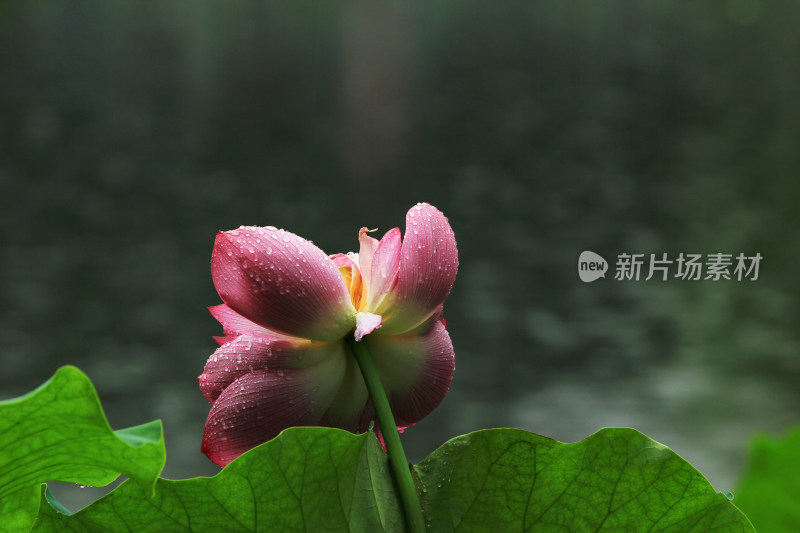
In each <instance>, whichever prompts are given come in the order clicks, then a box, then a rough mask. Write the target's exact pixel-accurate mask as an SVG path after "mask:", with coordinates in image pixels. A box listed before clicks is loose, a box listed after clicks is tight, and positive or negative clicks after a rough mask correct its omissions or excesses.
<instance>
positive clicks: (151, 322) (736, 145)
mask: <svg viewBox="0 0 800 533" xmlns="http://www.w3.org/2000/svg"><path fill="white" fill-rule="evenodd" d="M799 17H800V6H799V5H798V4H797V3H794V2H790V1H783V2H770V3H766V2H759V1H757V0H728V1H727V2H718V3H713V4H711V3H708V4H707V3H691V2H660V1H647V2H626V1H614V2H603V3H596V2H591V1H588V0H587V1H584V2H578V3H569V5H565V4H563V3H560V2H556V1H548V2H541V3H535V4H534V3H509V2H499V3H496V2H493V3H491V4H489V3H475V2H465V3H435V4H434V5H427V4H422V3H410V4H405V5H384V4H378V5H372V4H366V3H354V4H349V5H337V6H322V5H312V4H310V3H296V4H289V3H263V2H255V1H237V2H230V3H215V2H204V1H200V2H192V3H182V2H158V3H134V2H103V3H99V2H95V3H92V2H30V3H23V2H3V3H2V4H0V209H1V211H0V212H1V213H2V216H1V217H0V254H1V255H0V258H2V260H1V261H0V320H1V321H2V324H3V327H2V328H0V358H2V364H3V367H2V368H3V371H2V372H0V396H1V397H2V398H9V397H12V396H15V395H19V394H22V393H24V392H26V391H28V390H30V389H32V388H33V387H35V386H37V385H39V384H40V383H42V382H43V381H44V380H46V379H47V378H48V377H49V376H50V375H52V373H53V372H54V371H55V369H56V368H57V367H58V366H60V365H63V364H67V363H70V364H75V365H77V366H79V367H80V368H82V369H83V370H84V371H86V372H87V373H88V374H89V376H90V377H91V378H92V379H93V380H94V381H95V383H96V385H97V387H98V389H99V393H100V396H101V399H102V400H103V403H104V406H105V407H106V410H107V413H108V417H109V419H110V421H111V424H112V426H114V427H116V428H119V427H123V426H126V425H132V424H138V423H142V422H144V421H147V420H150V419H153V418H162V419H163V420H164V423H165V427H166V437H167V446H168V452H169V458H168V463H167V468H166V470H165V475H166V476H167V477H190V476H195V475H208V474H212V473H214V472H215V471H216V467H215V466H214V465H212V464H211V463H210V462H209V461H207V459H205V457H204V456H202V455H201V454H200V453H199V444H200V438H201V434H202V429H203V423H204V420H205V416H206V414H207V411H208V405H207V403H206V402H205V400H204V399H203V397H202V395H201V394H200V393H199V390H198V389H197V386H196V383H195V378H196V376H197V375H198V374H199V373H200V372H201V371H202V368H203V365H204V363H205V360H206V358H207V357H208V355H209V354H210V353H211V352H212V351H213V350H214V347H215V343H214V341H213V340H212V339H211V336H212V335H215V334H218V333H219V332H220V327H219V326H218V324H216V322H215V321H214V320H213V319H212V318H211V317H210V316H209V315H208V313H207V311H206V309H205V308H206V306H209V305H214V304H216V303H218V297H217V295H216V293H215V291H214V288H213V286H212V284H211V278H210V274H209V268H208V266H209V257H210V252H211V246H212V244H213V239H214V235H215V232H216V231H217V230H219V229H230V228H233V227H238V226H239V225H242V224H251V225H275V226H279V227H284V228H287V229H289V230H290V231H293V232H295V233H298V234H300V235H302V236H304V237H307V238H310V239H313V240H314V242H315V243H317V244H318V245H319V246H321V247H322V248H323V249H324V250H326V251H328V252H329V253H334V252H338V251H348V250H354V249H355V248H356V244H357V241H356V237H357V231H358V229H359V228H360V227H361V226H369V227H379V228H381V229H382V230H386V229H389V228H391V227H393V226H397V225H401V226H402V223H403V220H404V218H403V217H404V215H405V212H406V210H407V209H408V208H409V207H410V206H411V205H413V204H414V203H416V202H418V201H428V202H431V203H433V204H434V205H436V206H437V207H439V208H440V209H442V210H443V211H444V212H445V214H447V215H448V216H449V217H450V221H451V223H452V225H453V227H454V230H455V232H456V236H457V239H458V243H459V252H460V259H461V269H460V272H459V278H458V280H457V282H456V286H455V288H454V291H453V294H452V296H451V297H450V299H449V300H448V302H447V306H446V308H445V310H446V318H447V321H448V327H449V329H450V331H451V334H452V337H453V339H454V342H455V346H456V353H457V365H458V368H457V371H456V379H455V381H454V384H453V387H452V389H451V392H450V394H449V395H448V397H447V399H446V400H445V402H444V403H443V404H442V405H441V406H440V408H439V409H438V410H437V411H436V412H435V413H434V414H432V415H431V416H430V417H428V418H427V419H426V420H424V421H422V422H421V423H420V424H418V426H416V427H415V428H412V429H410V430H408V431H407V432H406V434H405V437H404V439H405V442H406V445H407V446H408V451H409V455H410V458H411V460H413V461H418V460H420V459H422V458H423V457H424V456H425V455H426V454H427V453H429V452H430V451H432V450H433V449H434V448H435V447H437V446H438V445H439V444H441V443H442V442H444V441H445V440H447V439H448V438H450V437H453V436H455V435H457V434H460V433H463V432H468V431H471V430H475V429H480V428H484V427H498V426H514V427H521V428H524V429H528V430H531V431H534V432H537V433H540V434H543V435H547V436H550V437H553V438H556V439H559V440H566V441H573V440H578V439H581V438H583V437H585V436H587V435H589V434H590V433H592V432H594V431H595V430H596V429H598V428H600V427H602V426H609V425H621V426H633V427H636V428H638V429H640V430H642V431H644V432H645V433H647V434H648V435H650V436H652V437H653V438H655V439H657V440H660V441H661V442H664V443H665V444H667V445H669V446H671V447H672V448H673V449H675V450H676V451H677V452H678V453H681V454H682V455H683V456H684V457H686V458H687V459H688V460H689V461H691V462H692V463H693V464H694V465H695V466H697V467H698V468H699V469H700V470H701V471H702V472H704V473H705V474H706V475H707V476H708V477H709V479H710V481H711V482H712V483H713V484H714V485H715V486H716V487H717V489H718V490H729V489H730V488H731V486H732V483H733V481H734V480H735V479H736V477H737V476H738V473H739V472H740V470H741V468H742V461H743V453H744V449H745V446H746V443H747V441H748V438H749V436H750V435H751V434H752V433H753V432H755V431H757V430H770V431H779V430H782V429H783V428H785V427H787V426H788V425H790V424H792V423H794V422H797V421H798V415H797V413H798V404H799V403H800V389H799V388H798V387H797V385H798V377H800V359H799V358H798V348H799V347H800V335H798V328H797V326H798V306H797V301H798V296H800V294H799V293H800V288H799V287H798V277H797V272H798V271H800V256H798V253H797V251H798V249H800V246H798V245H799V244H800V242H799V240H800V233H798V231H797V230H798V227H800V224H798V222H800V215H798V211H797V209H796V205H797V201H798V199H800V182H799V181H798V179H797V177H798V171H799V170H800V155H799V154H800V151H799V150H798V146H799V145H800V128H798V124H800V70H798V69H797V68H796V67H797V61H798V50H799V48H798V40H797V25H796V21H797V20H798V18H799ZM587 249H589V250H593V251H595V252H598V253H600V254H601V255H604V256H605V257H606V258H607V259H609V260H610V261H612V262H613V260H614V258H615V257H616V255H617V254H619V253H623V252H628V253H631V252H638V253H647V254H650V253H656V254H660V253H664V252H666V253H669V254H671V255H677V254H678V253H679V252H684V253H690V252H694V253H703V254H707V253H715V252H728V253H733V254H737V253H739V252H744V253H746V254H754V253H756V252H759V253H760V254H761V255H762V256H763V257H764V259H763V262H762V265H761V272H760V277H759V279H758V280H757V281H754V282H749V281H741V282H737V281H720V282H712V281H699V282H689V281H681V280H674V279H672V280H669V281H657V280H650V281H646V282H645V281H638V282H636V281H629V282H622V281H615V280H614V279H613V277H612V276H609V277H607V278H606V279H605V280H599V281H597V282H595V283H592V284H584V283H582V282H581V281H580V280H579V279H578V277H577V274H576V262H577V257H578V255H579V254H580V252H581V251H583V250H587ZM612 268H613V265H612ZM68 489H69V487H60V488H58V490H60V491H61V496H60V497H61V498H62V499H64V501H65V503H67V505H68V506H72V507H73V508H75V507H78V506H80V505H82V504H83V503H85V501H87V500H90V499H91V498H93V497H96V495H97V493H95V492H92V491H91V489H87V491H83V492H81V491H78V490H72V491H70V490H68Z"/></svg>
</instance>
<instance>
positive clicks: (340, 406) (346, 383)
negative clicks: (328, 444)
mask: <svg viewBox="0 0 800 533" xmlns="http://www.w3.org/2000/svg"><path fill="white" fill-rule="evenodd" d="M347 352H348V354H347V368H346V370H345V373H344V377H343V378H342V386H341V387H340V388H339V392H337V393H336V396H335V397H334V398H333V400H332V401H331V405H330V407H329V408H328V410H327V411H326V412H325V414H324V415H323V417H322V419H321V420H320V421H319V425H320V426H326V427H335V428H341V429H345V430H347V431H352V432H353V433H363V432H364V431H366V430H367V429H368V428H369V425H370V422H372V420H373V419H374V418H375V412H374V410H373V408H372V403H371V402H370V401H369V395H368V394H367V386H366V385H365V384H364V378H363V377H362V376H361V370H359V368H358V363H356V360H355V357H354V356H353V355H352V354H351V353H349V349H347Z"/></svg>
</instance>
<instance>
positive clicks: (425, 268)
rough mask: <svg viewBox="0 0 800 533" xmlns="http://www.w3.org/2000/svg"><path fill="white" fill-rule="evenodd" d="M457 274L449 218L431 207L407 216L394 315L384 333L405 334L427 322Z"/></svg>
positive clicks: (386, 319)
mask: <svg viewBox="0 0 800 533" xmlns="http://www.w3.org/2000/svg"><path fill="white" fill-rule="evenodd" d="M457 271H458V250H457V248H456V239H455V235H454V234H453V230H452V228H451V227H450V223H449V222H448V221H447V218H445V216H444V215H443V214H442V213H441V211H439V210H438V209H436V208H435V207H433V206H432V205H430V204H424V203H423V204H417V205H415V206H414V207H412V208H411V209H410V210H409V211H408V214H407V215H406V232H405V235H404V237H403V244H402V248H401V251H400V271H399V275H398V279H397V287H396V289H395V291H394V292H395V300H394V305H393V307H392V310H391V312H388V313H386V314H385V315H384V325H383V330H382V331H381V333H383V334H398V333H405V332H407V331H409V330H411V329H412V328H414V327H415V326H417V325H419V324H420V323H421V322H423V321H424V320H426V319H427V318H428V317H430V316H431V314H432V313H433V312H434V311H435V310H436V308H437V307H439V305H441V304H442V302H444V300H445V298H447V295H448V294H449V293H450V289H452V287H453V283H454V281H455V279H456V273H457Z"/></svg>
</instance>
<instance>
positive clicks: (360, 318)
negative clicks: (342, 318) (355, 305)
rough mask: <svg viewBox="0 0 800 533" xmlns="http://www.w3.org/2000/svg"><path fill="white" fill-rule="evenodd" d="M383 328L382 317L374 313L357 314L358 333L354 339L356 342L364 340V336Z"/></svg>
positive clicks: (356, 332)
mask: <svg viewBox="0 0 800 533" xmlns="http://www.w3.org/2000/svg"><path fill="white" fill-rule="evenodd" d="M379 327H381V315H374V314H372V313H363V312H362V313H357V314H356V331H355V333H354V337H355V339H356V342H358V341H360V340H361V339H362V338H364V335H369V334H370V333H372V332H373V331H375V330H376V329H378V328H379Z"/></svg>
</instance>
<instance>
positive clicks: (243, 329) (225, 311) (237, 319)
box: [208, 304, 296, 344]
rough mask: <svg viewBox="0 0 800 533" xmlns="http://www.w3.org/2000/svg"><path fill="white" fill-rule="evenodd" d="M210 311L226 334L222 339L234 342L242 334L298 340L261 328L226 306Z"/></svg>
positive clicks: (216, 307) (210, 309)
mask: <svg viewBox="0 0 800 533" xmlns="http://www.w3.org/2000/svg"><path fill="white" fill-rule="evenodd" d="M208 310H209V312H210V313H211V316H213V317H214V318H216V319H217V321H218V322H219V323H220V324H222V330H223V331H224V332H225V337H222V338H223V339H224V338H227V339H229V340H232V339H234V338H236V337H238V336H239V335H242V334H247V335H251V336H254V337H264V338H276V339H295V338H296V337H291V336H289V335H284V334H282V333H278V332H277V331H272V330H269V329H267V328H265V327H262V326H259V325H258V324H256V323H255V322H252V321H250V320H247V319H246V318H245V317H243V316H242V315H240V314H239V313H237V312H236V311H234V310H233V309H231V308H230V307H228V306H227V305H225V304H222V305H215V306H212V307H209V308H208ZM220 344H222V343H220Z"/></svg>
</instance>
